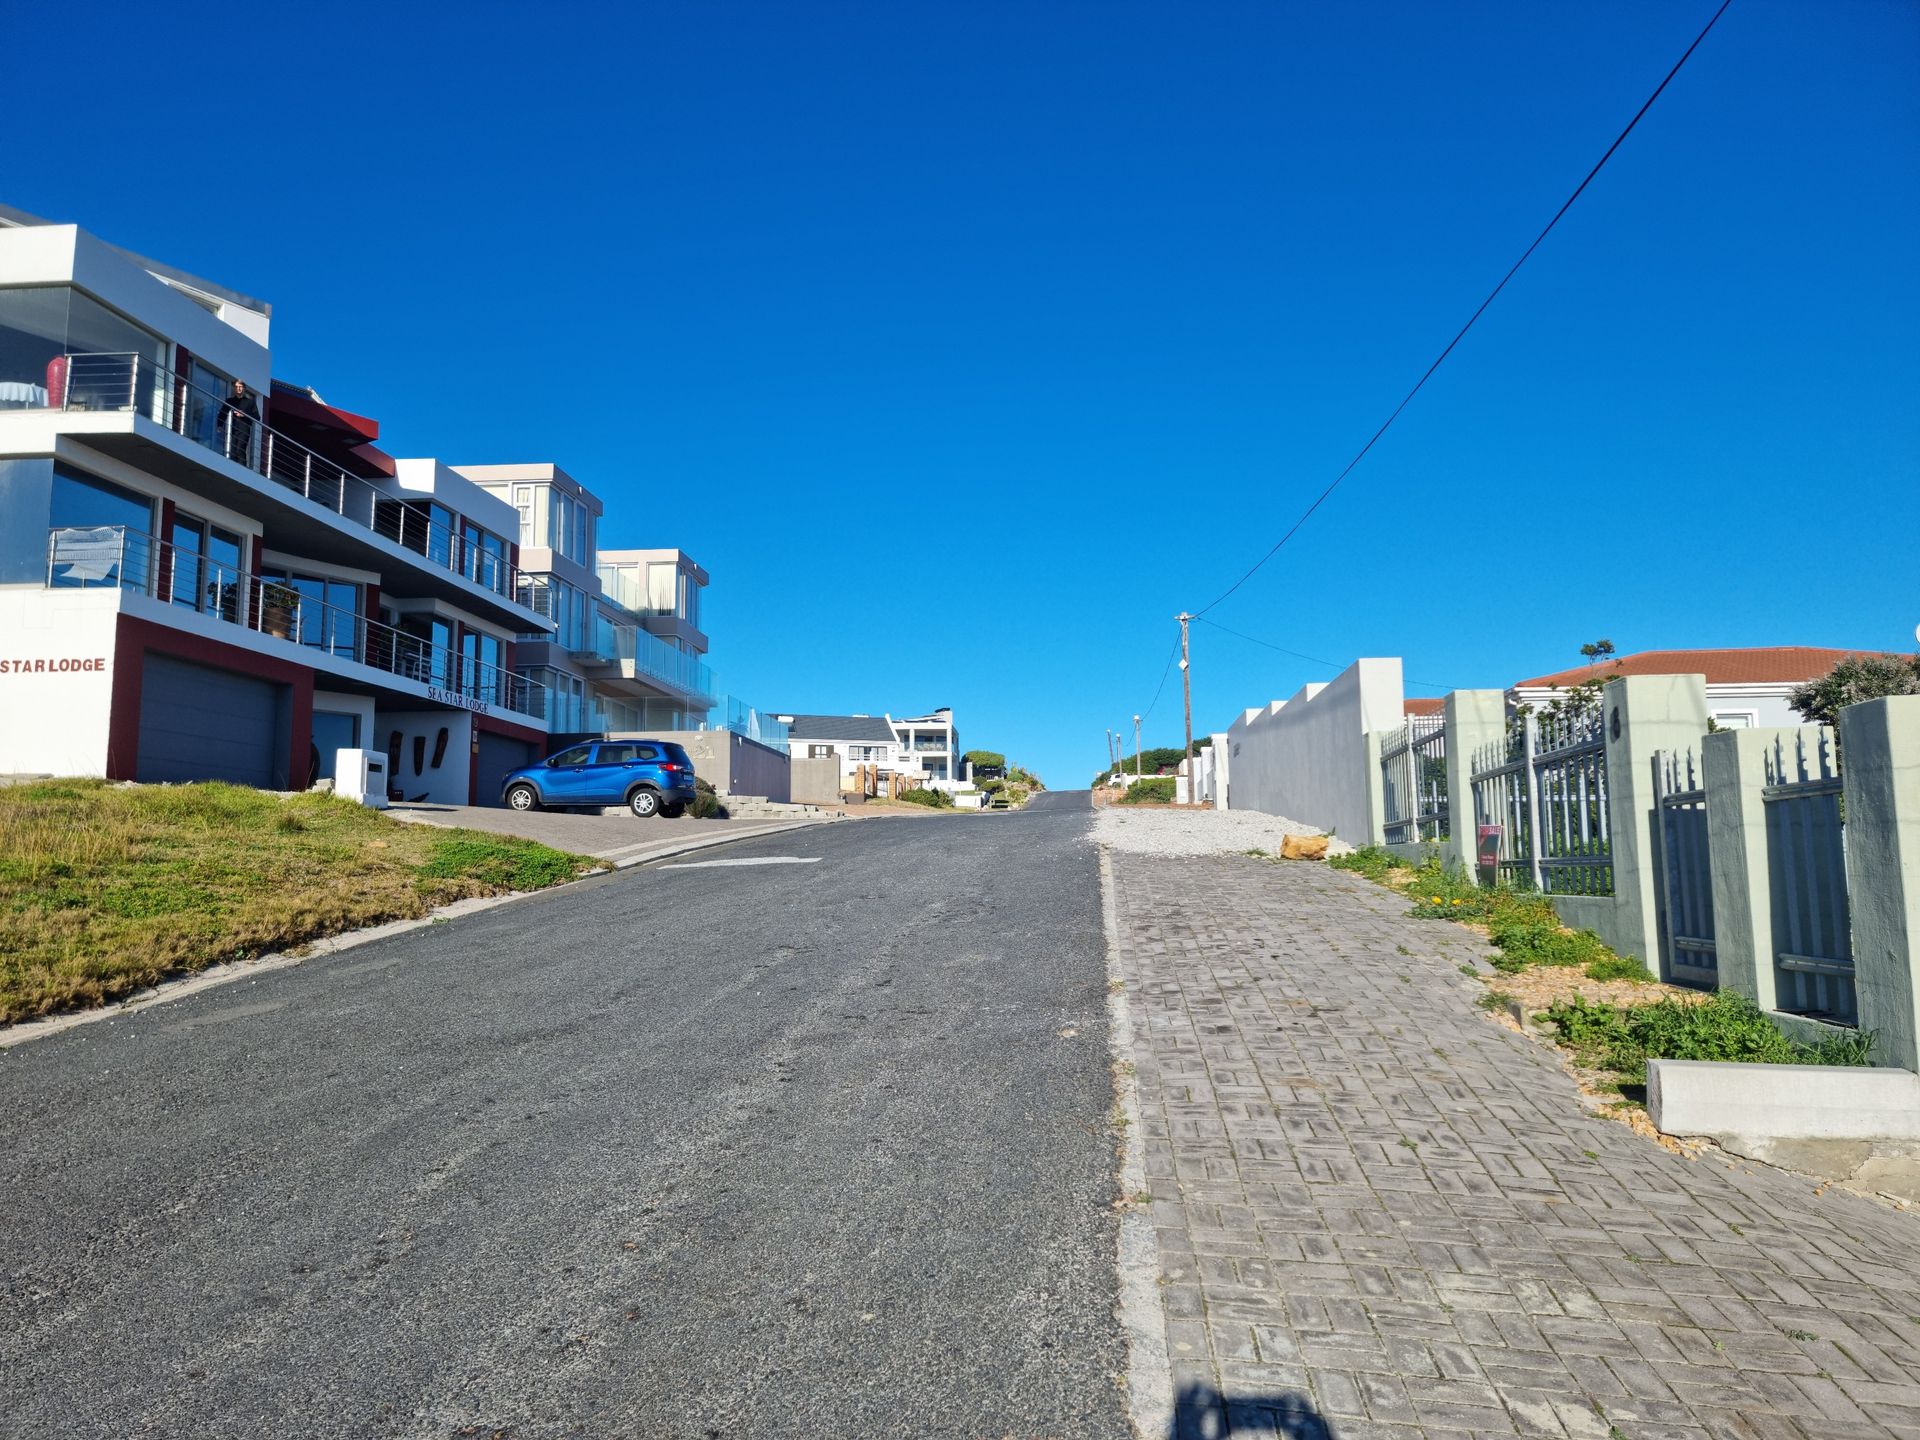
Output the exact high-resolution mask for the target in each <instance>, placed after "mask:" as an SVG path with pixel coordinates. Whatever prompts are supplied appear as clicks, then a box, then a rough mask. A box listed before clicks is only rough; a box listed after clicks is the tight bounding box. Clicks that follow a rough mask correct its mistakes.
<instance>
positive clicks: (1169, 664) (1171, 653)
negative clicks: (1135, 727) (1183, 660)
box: [1140, 640, 1180, 725]
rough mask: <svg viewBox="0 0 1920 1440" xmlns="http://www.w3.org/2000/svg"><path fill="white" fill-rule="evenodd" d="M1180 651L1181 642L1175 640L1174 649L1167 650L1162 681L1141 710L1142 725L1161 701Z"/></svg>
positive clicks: (1161, 675)
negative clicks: (1174, 659)
mask: <svg viewBox="0 0 1920 1440" xmlns="http://www.w3.org/2000/svg"><path fill="white" fill-rule="evenodd" d="M1179 653H1180V642H1179V641H1178V640H1175V641H1174V642H1173V649H1172V650H1170V651H1168V652H1167V664H1166V668H1165V669H1163V670H1162V671H1161V672H1160V683H1159V684H1158V685H1156V686H1154V687H1153V699H1152V701H1151V702H1149V704H1148V705H1147V708H1146V709H1145V710H1143V711H1141V712H1140V723H1141V724H1142V725H1145V724H1146V723H1147V721H1148V719H1149V718H1151V716H1152V715H1153V707H1154V706H1155V705H1158V704H1159V703H1160V692H1161V691H1162V690H1164V689H1166V688H1167V676H1169V675H1171V674H1172V673H1173V657H1174V656H1176V655H1178V654H1179Z"/></svg>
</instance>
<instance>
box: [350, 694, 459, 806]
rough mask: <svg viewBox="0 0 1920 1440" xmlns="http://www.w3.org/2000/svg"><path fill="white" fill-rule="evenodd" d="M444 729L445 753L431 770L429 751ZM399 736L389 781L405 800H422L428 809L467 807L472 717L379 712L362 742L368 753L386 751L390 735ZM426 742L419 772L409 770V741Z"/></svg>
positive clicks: (448, 712) (450, 713)
mask: <svg viewBox="0 0 1920 1440" xmlns="http://www.w3.org/2000/svg"><path fill="white" fill-rule="evenodd" d="M442 726H445V727H446V731H447V749H446V754H445V756H444V757H443V758H442V759H441V762H440V768H439V769H437V770H436V769H434V768H433V747H434V742H435V741H436V739H438V737H439V734H440V729H441V727H442ZM396 730H398V731H399V732H400V763H399V764H397V765H395V766H394V767H393V777H392V778H393V781H394V783H395V785H396V786H397V787H398V788H399V791H400V793H401V794H402V795H403V796H405V797H406V798H407V799H409V800H413V799H418V798H424V799H425V801H426V803H428V804H430V805H465V804H468V803H469V801H468V781H469V780H470V778H471V775H472V769H473V717H472V716H471V715H469V714H467V712H466V711H464V710H407V711H394V710H382V711H380V712H379V713H378V714H376V715H375V716H374V728H373V733H372V734H371V735H369V736H368V737H367V739H366V740H365V742H364V743H365V745H366V748H367V749H369V750H382V751H384V750H385V749H386V748H387V741H388V740H389V738H390V737H391V736H392V734H393V732H394V731H396ZM416 735H418V736H423V737H425V739H426V742H427V743H426V754H425V756H424V758H423V760H422V762H421V768H420V769H419V770H418V771H417V772H416V771H415V770H414V768H413V740H414V737H415V736H416Z"/></svg>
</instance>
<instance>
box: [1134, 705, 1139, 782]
mask: <svg viewBox="0 0 1920 1440" xmlns="http://www.w3.org/2000/svg"><path fill="white" fill-rule="evenodd" d="M1133 778H1134V779H1136V780H1138V779H1139V778H1140V717H1139V716H1138V715H1136V716H1134V717H1133Z"/></svg>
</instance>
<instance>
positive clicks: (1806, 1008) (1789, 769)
mask: <svg viewBox="0 0 1920 1440" xmlns="http://www.w3.org/2000/svg"><path fill="white" fill-rule="evenodd" d="M1760 795H1761V799H1762V801H1763V802H1764V803H1765V807H1766V819H1767V879H1768V888H1769V890H1771V891H1772V894H1773V948H1774V965H1773V970H1774V990H1775V1003H1776V1004H1777V1005H1778V1006H1779V1008H1780V1009H1782V1010H1785V1011H1788V1012H1790V1013H1793V1014H1796V1015H1807V1016H1811V1017H1813V1018H1815V1019H1820V1020H1827V1021H1831V1022H1832V1023H1834V1024H1836V1025H1855V1024H1858V1023H1859V1018H1860V1006H1859V1000H1858V998H1857V996H1856V995H1855V992H1854V983H1853V930H1852V923H1851V920H1850V917H1849V913H1848V907H1847V845H1846V830H1845V828H1844V826H1843V824H1842V817H1841V811H1840V770H1839V764H1838V759H1837V757H1836V756H1835V754H1834V750H1833V732H1832V731H1831V730H1829V729H1828V728H1826V727H1825V726H1823V725H1822V726H1808V727H1806V728H1805V729H1802V730H1800V731H1798V732H1797V733H1796V734H1794V735H1793V736H1791V737H1788V738H1784V739H1776V740H1775V741H1774V742H1773V746H1772V748H1771V750H1770V751H1769V753H1768V755H1767V765H1766V786H1765V788H1764V789H1763V790H1762V791H1761V792H1760Z"/></svg>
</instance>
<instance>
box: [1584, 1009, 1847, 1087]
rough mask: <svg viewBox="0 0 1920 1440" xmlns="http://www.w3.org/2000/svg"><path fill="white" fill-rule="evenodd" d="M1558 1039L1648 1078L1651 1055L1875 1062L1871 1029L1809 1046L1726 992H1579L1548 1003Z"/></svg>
mask: <svg viewBox="0 0 1920 1440" xmlns="http://www.w3.org/2000/svg"><path fill="white" fill-rule="evenodd" d="M1546 1018H1547V1019H1548V1020H1549V1021H1551V1022H1552V1023H1553V1025H1554V1026H1555V1027H1556V1028H1557V1029H1558V1030H1559V1032H1560V1042H1561V1043H1562V1044H1563V1045H1566V1046H1567V1047H1568V1048H1569V1049H1571V1050H1572V1051H1573V1052H1574V1053H1575V1055H1576V1056H1578V1057H1579V1059H1580V1060H1581V1062H1582V1063H1583V1064H1585V1065H1587V1066H1589V1067H1590V1068H1592V1069H1596V1070H1611V1071H1612V1072H1614V1073H1615V1074H1616V1075H1619V1076H1620V1077H1621V1078H1622V1081H1623V1083H1625V1084H1629V1085H1640V1084H1645V1083H1646V1075H1647V1061H1649V1060H1739V1061H1751V1062H1757V1063H1762V1064H1770V1065H1870V1064H1872V1063H1873V1059H1872V1056H1873V1035H1872V1033H1871V1032H1870V1031H1854V1032H1850V1033H1848V1034H1844V1035H1833V1036H1828V1037H1826V1038H1824V1039H1822V1040H1821V1041H1820V1042H1819V1043H1818V1044H1815V1045H1808V1044H1806V1043H1804V1042H1802V1041H1799V1040H1795V1039H1793V1038H1791V1037H1790V1036H1788V1035H1787V1034H1786V1033H1785V1032H1784V1031H1782V1030H1781V1029H1780V1027H1779V1026H1777V1025H1775V1024H1774V1023H1773V1021H1772V1020H1770V1019H1768V1018H1767V1015H1766V1012H1765V1011H1763V1010H1762V1009H1761V1008H1760V1007H1759V1006H1758V1005H1756V1004H1754V1003H1753V1001H1751V1000H1749V999H1747V998H1746V997H1745V996H1744V995H1736V994H1734V993H1733V992H1732V991H1729V990H1722V991H1720V992H1718V993H1717V994H1714V995H1712V996H1710V997H1708V998H1707V999H1705V1000H1702V1001H1699V1002H1698V1003H1692V1002H1688V1001H1684V1000H1660V1001H1656V1002H1655V1003H1654V1004H1652V1005H1633V1006H1619V1005H1607V1004H1600V1003H1594V1002H1590V1001H1586V1000H1582V999H1581V998H1580V997H1579V996H1575V997H1574V998H1572V999H1571V1000H1563V1001H1560V1002H1558V1003H1556V1004H1554V1005H1553V1006H1551V1007H1549V1009H1548V1010H1547V1012H1546Z"/></svg>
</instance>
